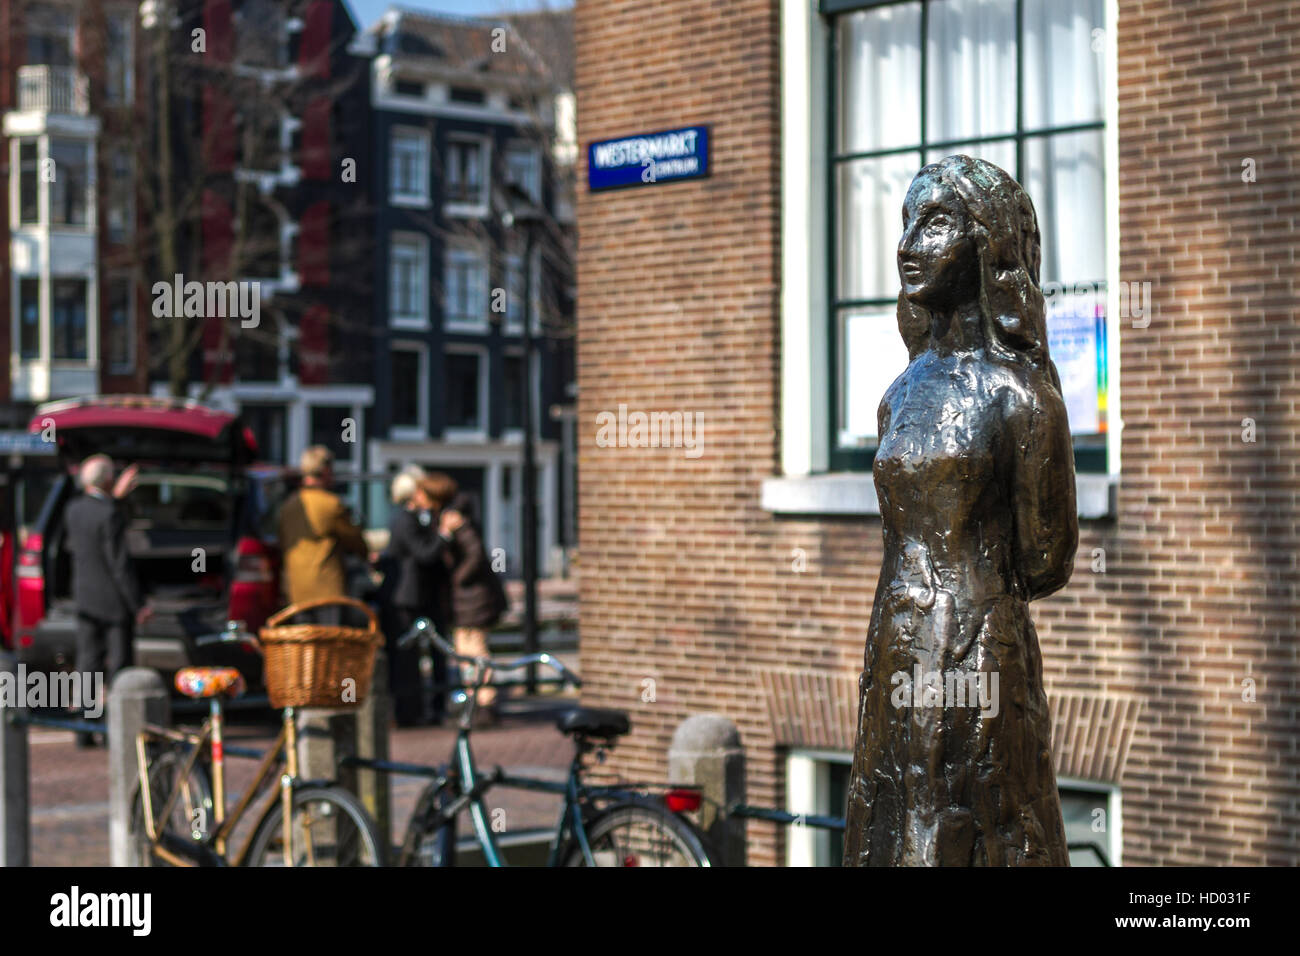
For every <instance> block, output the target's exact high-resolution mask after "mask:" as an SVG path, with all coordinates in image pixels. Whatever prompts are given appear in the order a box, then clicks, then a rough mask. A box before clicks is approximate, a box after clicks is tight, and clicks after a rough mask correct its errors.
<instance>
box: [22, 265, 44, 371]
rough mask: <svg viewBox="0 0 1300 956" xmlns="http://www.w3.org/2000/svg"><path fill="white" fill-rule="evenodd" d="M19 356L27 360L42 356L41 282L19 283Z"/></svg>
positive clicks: (31, 280) (25, 280) (32, 280)
mask: <svg viewBox="0 0 1300 956" xmlns="http://www.w3.org/2000/svg"><path fill="white" fill-rule="evenodd" d="M18 354H19V355H20V356H21V357H22V358H25V359H34V358H40V355H41V280H40V279H20V280H19V281H18Z"/></svg>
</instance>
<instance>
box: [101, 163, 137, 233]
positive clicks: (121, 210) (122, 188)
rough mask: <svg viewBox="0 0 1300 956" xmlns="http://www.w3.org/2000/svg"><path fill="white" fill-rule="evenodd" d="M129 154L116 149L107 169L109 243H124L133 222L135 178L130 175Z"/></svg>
mask: <svg viewBox="0 0 1300 956" xmlns="http://www.w3.org/2000/svg"><path fill="white" fill-rule="evenodd" d="M133 165H134V164H133V163H132V162H131V152H130V150H128V149H127V148H126V147H124V146H119V147H116V148H115V149H114V150H113V153H112V159H111V165H110V167H109V182H108V196H107V201H106V204H105V205H106V207H107V209H106V215H105V218H106V219H107V220H108V221H107V223H105V225H106V227H107V230H108V238H109V241H110V242H126V240H127V238H128V236H130V234H131V228H132V224H133V222H134V220H135V176H134V175H133V173H132V167H133Z"/></svg>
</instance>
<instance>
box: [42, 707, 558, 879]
mask: <svg viewBox="0 0 1300 956" xmlns="http://www.w3.org/2000/svg"><path fill="white" fill-rule="evenodd" d="M276 730H277V727H276V725H275V723H274V717H270V716H268V717H267V718H266V719H265V720H256V719H253V718H252V717H250V716H248V715H239V716H236V717H235V718H234V722H233V723H232V725H231V726H230V727H229V728H228V730H227V741H228V742H229V743H230V744H235V743H239V744H243V745H245V746H249V747H257V748H263V747H267V746H269V745H270V744H271V743H272V742H273V740H274V737H275V731H276ZM454 739H455V731H454V729H451V728H448V727H420V728H401V729H398V728H394V730H393V732H392V736H391V738H390V750H391V754H390V756H391V759H393V760H397V761H404V762H408V763H426V764H436V763H442V762H444V761H445V760H446V759H447V757H448V755H449V754H450V752H451V747H452V742H453V741H454ZM29 741H30V744H31V747H30V752H31V798H32V853H31V857H32V863H33V865H35V866H107V865H108V856H109V853H108V756H107V752H106V751H105V750H104V748H102V747H97V748H94V749H91V750H81V749H78V748H77V747H76V744H75V742H74V739H73V735H72V733H70V732H67V731H62V730H47V729H42V728H39V727H33V728H31V730H30V731H29ZM473 744H474V754H475V757H476V759H477V760H478V762H479V764H480V765H481V766H482V767H483V768H484V769H491V768H492V767H494V766H496V765H498V764H499V765H501V766H503V767H506V768H508V769H510V770H512V771H517V772H520V773H526V774H528V775H532V776H538V777H549V778H551V779H556V780H562V779H563V778H564V773H565V771H566V770H567V768H568V763H569V760H570V759H571V756H572V753H573V749H572V745H571V743H570V742H569V740H568V739H567V738H566V737H564V736H563V735H562V734H561V733H560V732H559V731H558V730H556V729H555V725H554V723H553V721H552V720H550V719H548V718H541V717H532V716H529V717H525V716H510V717H506V718H505V719H504V720H503V721H502V723H501V725H500V726H497V727H493V728H490V729H483V730H476V731H474V737H473ZM226 766H227V788H228V790H229V792H230V796H229V805H230V806H233V805H234V802H235V801H236V800H237V799H238V797H239V795H240V794H241V793H242V792H243V790H244V788H245V787H247V786H248V785H249V783H250V782H251V781H252V778H253V772H254V770H255V769H256V762H255V761H252V760H246V759H238V758H234V757H230V758H228V759H227V765H226ZM424 783H425V780H424V779H422V778H416V777H393V831H394V832H393V838H394V841H397V840H400V838H401V836H402V835H403V833H404V832H405V826H406V820H407V818H408V816H409V815H410V812H411V808H412V807H413V805H414V803H415V800H416V797H417V796H418V795H419V792H420V789H421V788H422V787H423V785H424ZM486 802H487V805H488V808H489V810H497V809H502V810H504V811H505V825H506V830H507V832H509V831H519V830H526V829H532V828H535V827H551V826H553V825H554V824H555V819H556V816H557V815H558V814H559V809H560V798H559V797H558V796H552V795H550V794H545V793H533V792H530V791H520V790H506V789H502V788H498V789H496V790H494V791H492V792H491V793H489V794H488V798H487V801H486ZM250 826H251V823H250ZM241 832H242V831H240V830H237V831H236V841H237V842H236V845H238V841H239V840H240V834H241ZM465 832H469V831H468V828H465V827H463V828H462V833H465Z"/></svg>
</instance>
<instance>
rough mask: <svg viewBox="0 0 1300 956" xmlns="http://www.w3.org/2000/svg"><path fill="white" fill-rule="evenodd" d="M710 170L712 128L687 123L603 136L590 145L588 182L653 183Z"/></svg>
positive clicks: (597, 185) (604, 185)
mask: <svg viewBox="0 0 1300 956" xmlns="http://www.w3.org/2000/svg"><path fill="white" fill-rule="evenodd" d="M708 174H709V128H708V127H707V126H684V127H682V128H680V129H665V130H660V131H659V132H657V133H638V134H635V135H633V136H620V137H619V138H618V139H606V140H601V141H600V142H598V143H592V144H590V145H589V146H588V147H587V185H588V186H589V187H590V188H591V189H592V190H593V191H594V190H597V189H615V188H617V187H619V186H652V185H655V184H657V183H671V182H676V181H678V180H680V179H699V178H700V177H701V176H707V175H708Z"/></svg>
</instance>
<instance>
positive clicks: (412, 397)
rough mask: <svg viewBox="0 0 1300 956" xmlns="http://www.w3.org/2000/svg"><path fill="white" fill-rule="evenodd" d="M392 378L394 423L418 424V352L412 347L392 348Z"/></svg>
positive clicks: (391, 396)
mask: <svg viewBox="0 0 1300 956" xmlns="http://www.w3.org/2000/svg"><path fill="white" fill-rule="evenodd" d="M391 362H392V366H393V379H392V382H391V383H390V386H391V391H390V393H389V394H390V398H391V403H392V422H393V424H394V425H404V426H418V425H419V424H420V353H419V352H417V351H415V350H414V349H393V350H392V353H391Z"/></svg>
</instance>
